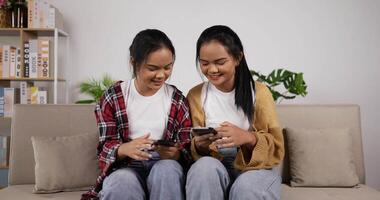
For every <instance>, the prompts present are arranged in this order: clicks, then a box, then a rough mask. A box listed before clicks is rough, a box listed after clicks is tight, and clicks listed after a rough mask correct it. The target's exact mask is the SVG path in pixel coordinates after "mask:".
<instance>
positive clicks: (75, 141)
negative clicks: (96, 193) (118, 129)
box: [31, 134, 99, 193]
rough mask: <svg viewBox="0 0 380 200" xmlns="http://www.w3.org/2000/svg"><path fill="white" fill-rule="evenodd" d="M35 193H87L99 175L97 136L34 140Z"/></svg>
mask: <svg viewBox="0 0 380 200" xmlns="http://www.w3.org/2000/svg"><path fill="white" fill-rule="evenodd" d="M31 139H32V144H33V150H34V159H35V162H36V166H35V177H36V178H35V182H36V184H35V188H34V193H51V192H60V191H77V190H87V189H89V186H92V185H94V184H95V182H96V178H97V175H98V173H99V169H98V163H97V157H96V146H97V143H98V136H97V135H96V134H83V135H74V136H63V137H32V138H31Z"/></svg>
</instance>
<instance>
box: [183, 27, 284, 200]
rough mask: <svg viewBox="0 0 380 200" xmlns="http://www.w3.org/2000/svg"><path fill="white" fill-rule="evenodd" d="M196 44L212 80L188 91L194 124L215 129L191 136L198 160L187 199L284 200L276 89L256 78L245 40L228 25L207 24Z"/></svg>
mask: <svg viewBox="0 0 380 200" xmlns="http://www.w3.org/2000/svg"><path fill="white" fill-rule="evenodd" d="M196 48H197V50H196V59H197V64H198V62H199V65H200V70H201V72H202V73H203V75H204V76H205V77H206V78H207V79H208V81H207V82H204V83H202V84H200V85H197V86H195V87H194V88H192V89H191V90H190V92H189V94H188V100H189V103H190V111H191V115H192V120H193V125H194V126H195V127H196V126H200V127H213V128H215V130H216V134H215V135H214V134H213V133H209V134H205V135H194V137H193V139H192V143H191V153H192V156H193V158H194V159H195V160H196V162H195V163H194V164H193V165H192V167H191V168H190V170H189V172H188V175H187V183H186V197H187V199H189V200H193V199H196V200H199V199H218V200H219V199H228V198H229V199H234V200H235V199H250V200H252V199H280V193H281V176H280V175H279V173H278V170H277V168H275V167H276V166H277V165H278V164H279V163H280V162H281V160H282V159H283V156H284V144H283V136H282V132H281V127H280V124H279V123H278V120H277V114H276V111H275V104H274V101H273V98H272V95H271V92H270V91H269V90H268V88H267V87H266V86H265V85H263V84H261V83H259V82H255V81H253V79H252V77H251V75H250V72H249V68H248V66H247V63H246V59H245V56H244V50H243V45H242V43H241V41H240V39H239V37H238V36H237V34H236V33H235V32H234V31H233V30H231V29H230V28H229V27H227V26H220V25H219V26H212V27H210V28H207V29H206V30H205V31H203V32H202V34H201V36H200V37H199V39H198V41H197V47H196ZM193 134H194V132H193Z"/></svg>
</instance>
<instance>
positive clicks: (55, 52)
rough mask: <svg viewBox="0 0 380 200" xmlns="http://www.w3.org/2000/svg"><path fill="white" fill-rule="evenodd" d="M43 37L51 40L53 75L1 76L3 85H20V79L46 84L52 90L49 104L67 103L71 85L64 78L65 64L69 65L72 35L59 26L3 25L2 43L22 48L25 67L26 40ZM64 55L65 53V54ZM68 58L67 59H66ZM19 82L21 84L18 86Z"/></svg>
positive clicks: (1, 31)
mask: <svg viewBox="0 0 380 200" xmlns="http://www.w3.org/2000/svg"><path fill="white" fill-rule="evenodd" d="M40 38H43V39H45V40H49V41H50V44H51V45H50V46H49V63H50V64H49V77H44V78H24V77H23V78H13V77H12V78H10V77H0V86H1V87H15V88H18V87H19V82H20V81H27V82H31V83H33V84H36V85H37V86H43V87H46V88H47V91H48V97H47V98H48V103H52V104H57V103H67V102H68V88H67V86H66V79H65V78H64V77H65V75H64V72H63V69H64V66H67V65H68V62H69V58H68V55H69V54H68V49H69V35H68V34H67V33H66V32H65V31H63V30H60V29H58V28H0V44H1V45H12V46H16V47H19V48H20V50H21V51H20V55H21V63H20V64H21V69H24V61H25V60H24V43H25V42H28V41H29V40H33V39H40ZM63 55H64V56H63ZM62 57H64V58H62ZM17 84H18V85H17Z"/></svg>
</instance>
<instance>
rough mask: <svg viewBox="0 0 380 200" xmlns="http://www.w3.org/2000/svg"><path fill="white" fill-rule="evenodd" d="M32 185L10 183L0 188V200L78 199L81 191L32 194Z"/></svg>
mask: <svg viewBox="0 0 380 200" xmlns="http://www.w3.org/2000/svg"><path fill="white" fill-rule="evenodd" d="M33 188H34V185H29V184H28V185H12V186H9V187H7V188H4V189H1V190H0V199H1V200H21V199H25V200H43V199H45V200H46V199H49V200H78V199H80V198H81V194H82V193H83V192H82V191H79V192H59V193H51V194H33V193H32V192H31V191H32V190H33Z"/></svg>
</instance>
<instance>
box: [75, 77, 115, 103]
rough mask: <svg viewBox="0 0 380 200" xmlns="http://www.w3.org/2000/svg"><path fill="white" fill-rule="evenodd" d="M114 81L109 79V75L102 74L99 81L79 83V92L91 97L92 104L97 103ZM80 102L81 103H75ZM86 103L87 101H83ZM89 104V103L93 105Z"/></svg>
mask: <svg viewBox="0 0 380 200" xmlns="http://www.w3.org/2000/svg"><path fill="white" fill-rule="evenodd" d="M115 82H116V81H115V80H113V79H112V78H111V76H110V75H108V74H104V75H103V76H102V78H101V79H99V80H98V79H95V78H90V79H88V80H87V81H84V82H82V83H80V85H79V88H80V92H81V93H83V94H87V95H89V96H91V97H92V98H93V99H92V101H93V102H97V101H99V99H100V97H101V96H102V95H103V93H104V91H105V90H107V89H108V88H109V87H111V86H112V85H113V84H114V83H115ZM77 102H82V101H77ZM83 102H85V103H86V102H88V100H83ZM93 102H90V103H93Z"/></svg>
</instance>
